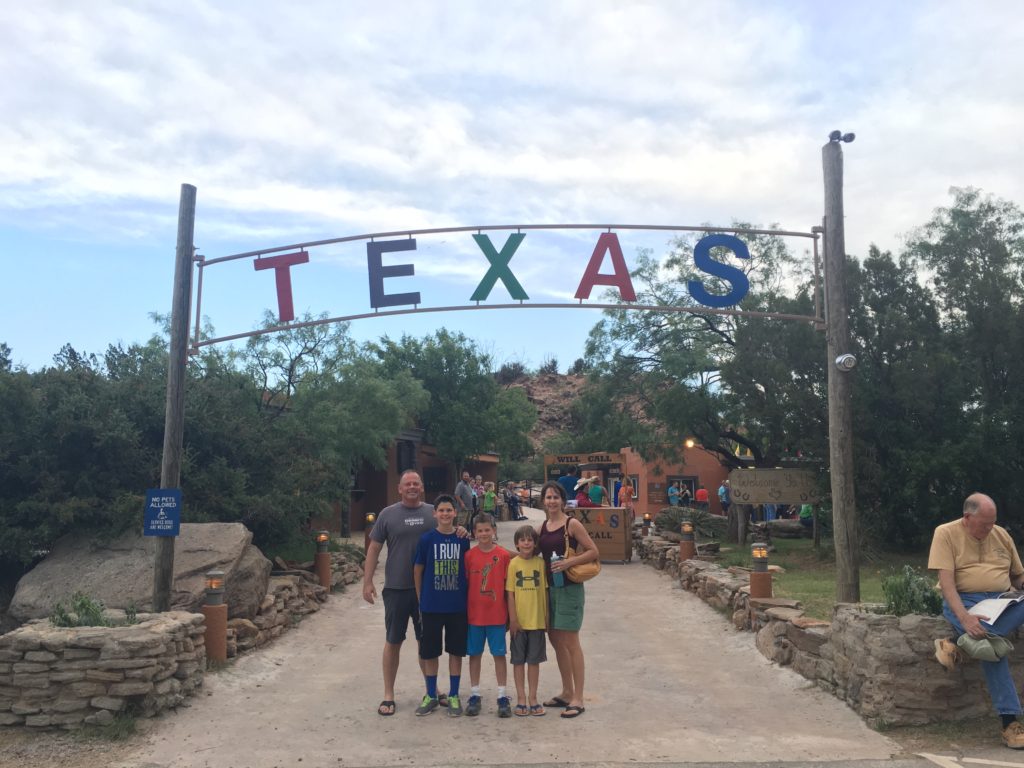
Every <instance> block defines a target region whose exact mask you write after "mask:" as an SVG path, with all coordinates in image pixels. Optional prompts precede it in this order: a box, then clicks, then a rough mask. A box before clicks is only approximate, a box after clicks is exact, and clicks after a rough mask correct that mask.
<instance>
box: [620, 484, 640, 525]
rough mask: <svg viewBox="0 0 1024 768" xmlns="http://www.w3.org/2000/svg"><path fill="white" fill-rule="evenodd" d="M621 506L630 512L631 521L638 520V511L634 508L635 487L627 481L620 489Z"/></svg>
mask: <svg viewBox="0 0 1024 768" xmlns="http://www.w3.org/2000/svg"><path fill="white" fill-rule="evenodd" d="M619 506H620V507H624V508H625V509H626V511H628V512H629V519H630V520H636V510H635V509H634V508H633V485H632V484H631V483H630V482H629V480H625V481H623V483H622V486H621V487H620V488H619Z"/></svg>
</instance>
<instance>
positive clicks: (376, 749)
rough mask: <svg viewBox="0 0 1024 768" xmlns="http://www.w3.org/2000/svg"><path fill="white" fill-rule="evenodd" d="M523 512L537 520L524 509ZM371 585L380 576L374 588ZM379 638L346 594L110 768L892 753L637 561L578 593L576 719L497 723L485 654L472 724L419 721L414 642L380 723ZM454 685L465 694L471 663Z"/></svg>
mask: <svg viewBox="0 0 1024 768" xmlns="http://www.w3.org/2000/svg"><path fill="white" fill-rule="evenodd" d="M529 514H530V515H531V517H532V519H533V520H535V521H538V522H539V520H540V519H542V515H541V513H540V512H538V511H536V510H531V511H530V512H529ZM516 525H517V524H516V523H502V524H501V525H500V531H499V536H500V542H501V543H502V544H503V545H506V546H508V547H509V548H511V539H512V531H513V530H514V528H515V527H516ZM382 578H383V567H380V568H378V574H377V584H378V591H379V589H380V582H381V580H382ZM383 637H384V609H383V607H382V605H381V604H380V603H379V602H378V604H376V605H373V606H370V605H368V604H367V603H365V602H364V601H363V600H362V597H361V594H360V590H359V589H357V588H353V587H350V588H349V590H348V591H347V592H346V593H344V594H341V595H335V596H333V597H332V598H331V599H330V600H329V601H328V603H327V604H326V606H325V608H324V609H323V610H322V611H320V612H319V613H318V614H315V615H313V616H310V617H309V618H307V619H306V620H305V621H304V622H303V623H302V625H301V627H299V628H298V629H296V630H294V631H292V632H289V633H288V634H286V635H284V636H283V637H281V638H280V639H279V640H277V641H276V642H274V643H273V644H272V645H270V646H269V647H267V648H265V649H263V650H260V651H258V652H256V653H255V654H251V655H248V656H244V657H242V658H240V659H238V660H237V661H235V662H234V663H233V664H231V665H230V666H229V667H227V668H225V669H223V670H221V671H219V672H215V673H211V674H210V675H208V676H207V682H206V685H205V686H204V688H205V690H204V692H203V693H201V694H200V695H199V696H198V697H196V698H195V699H194V700H193V704H192V706H191V707H189V708H187V709H182V710H179V711H178V712H177V713H175V714H172V715H169V716H166V717H163V718H160V720H159V721H158V723H157V725H156V726H155V727H154V728H153V729H152V731H151V732H150V733H149V734H148V736H147V742H146V743H145V744H144V745H143V746H142V747H141V748H140V749H139V750H138V751H137V752H136V753H135V755H134V756H133V757H132V758H131V759H129V760H127V761H125V762H122V763H120V765H123V766H131V767H132V768H141V767H142V766H160V767H161V768H171V767H174V768H185V767H186V766H187V767H190V768H191V767H193V766H196V767H198V766H211V767H212V766H216V767H217V768H228V767H229V766H236V767H238V766H248V767H250V768H271V767H272V766H280V767H281V768H285V767H286V766H287V767H294V766H303V768H307V767H309V766H346V767H347V766H374V767H376V766H400V765H417V766H435V765H436V766H457V765H546V764H558V765H565V764H566V763H576V764H593V765H621V764H631V765H643V764H648V763H650V764H660V765H664V764H671V763H681V762H685V763H720V762H730V763H734V762H750V763H764V762H772V763H777V762H782V761H785V762H806V763H820V762H831V761H835V762H850V761H867V762H864V763H863V764H862V765H865V766H866V765H870V764H871V762H870V761H875V760H883V761H884V760H887V759H888V758H889V757H890V755H892V754H894V753H896V752H898V751H899V748H898V747H897V746H896V745H895V744H894V743H893V742H892V741H890V740H889V739H887V738H886V737H885V736H883V735H881V734H879V733H876V732H875V731H872V730H870V729H869V728H867V727H866V726H865V725H864V724H863V723H862V722H861V720H860V719H859V718H858V717H857V716H856V715H855V714H854V713H853V712H852V711H851V710H850V709H849V708H847V707H846V706H845V705H844V704H842V703H841V702H839V701H838V700H836V699H835V698H833V697H832V696H829V695H827V694H825V693H824V692H822V691H820V690H818V689H817V688H815V687H812V686H810V685H808V683H807V681H806V680H804V679H803V678H802V677H799V676H798V675H796V674H794V673H792V672H790V671H788V670H786V669H780V668H777V667H774V666H772V665H771V664H769V663H768V662H767V661H766V660H765V659H764V658H763V657H762V656H761V655H760V654H759V653H758V652H757V651H756V650H755V649H754V643H753V638H752V636H751V635H750V634H749V633H738V632H736V631H735V630H733V629H732V627H731V626H730V624H729V622H728V621H726V619H725V618H724V617H723V616H722V615H721V614H719V613H717V612H716V611H714V610H712V609H711V608H709V607H708V606H706V605H705V604H704V603H703V602H701V601H700V600H699V599H697V598H696V597H694V596H692V595H690V594H688V593H684V592H682V591H681V590H679V589H678V588H673V585H672V583H671V581H670V580H669V579H668V578H666V577H664V576H662V575H660V574H659V573H658V572H657V571H655V570H653V569H651V568H649V567H647V566H645V565H641V564H640V563H639V562H633V563H630V564H626V565H611V564H609V565H606V566H605V568H604V569H603V571H602V572H601V575H600V576H599V577H598V578H597V579H596V580H595V581H593V582H591V583H590V584H588V585H587V608H586V620H585V622H584V628H583V634H582V641H583V646H584V648H585V650H586V654H587V688H586V691H587V696H586V698H587V701H586V704H587V711H586V713H585V714H584V715H583V716H582V717H580V718H577V719H576V720H571V721H569V720H561V719H560V718H559V717H558V711H557V710H556V711H553V712H549V713H548V715H547V716H546V717H542V718H541V717H529V718H511V719H509V720H498V719H497V718H496V717H495V714H494V706H493V699H494V682H493V679H494V678H493V667H492V666H491V665H490V663H489V661H488V660H487V659H485V661H484V675H483V684H484V690H485V694H486V695H485V702H486V704H487V706H486V707H485V710H484V713H483V714H482V715H481V716H480V717H477V718H468V717H463V718H460V719H454V718H449V717H447V716H446V711H445V710H439V711H437V712H435V713H434V714H432V715H430V716H428V717H421V718H417V717H415V716H414V715H413V709H414V708H415V706H416V704H417V703H418V701H419V699H420V697H421V696H422V694H423V690H422V689H423V681H422V678H421V677H420V675H419V670H418V666H417V664H416V649H415V645H414V643H413V642H412V641H410V642H408V643H406V645H405V647H404V648H403V654H402V664H401V668H400V670H399V677H398V695H397V699H398V712H397V714H396V715H395V716H393V717H390V718H384V717H380V716H378V715H377V714H376V712H375V710H376V706H377V702H378V701H379V700H380V699H381V671H380V654H381V646H382V642H383ZM549 655H550V658H551V660H550V661H549V662H548V663H547V664H545V665H543V666H542V667H541V693H542V695H543V696H545V697H548V696H550V695H552V694H554V693H557V691H558V687H559V686H558V680H559V678H558V672H557V668H556V666H555V662H554V654H553V653H551V654H549ZM467 666H468V665H467ZM442 668H444V665H443V664H442ZM442 677H443V679H445V678H444V676H442ZM463 681H464V683H463V684H464V691H463V692H464V693H465V692H466V691H467V690H468V668H467V669H465V670H464V674H463ZM510 682H511V672H510ZM896 762H897V763H902V762H904V761H896ZM892 764H894V763H889V765H892ZM922 764H924V763H923V761H922Z"/></svg>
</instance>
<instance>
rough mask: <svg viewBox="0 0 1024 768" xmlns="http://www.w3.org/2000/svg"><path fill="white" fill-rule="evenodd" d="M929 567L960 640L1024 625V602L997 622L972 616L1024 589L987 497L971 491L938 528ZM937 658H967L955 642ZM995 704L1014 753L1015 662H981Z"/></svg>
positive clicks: (1020, 743) (1023, 575)
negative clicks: (987, 602) (984, 604)
mask: <svg viewBox="0 0 1024 768" xmlns="http://www.w3.org/2000/svg"><path fill="white" fill-rule="evenodd" d="M928 567H929V568H932V569H934V570H937V571H938V572H939V587H940V588H941V589H942V613H943V615H944V616H945V617H946V619H947V620H948V621H949V623H950V624H952V625H953V629H954V630H955V631H956V634H957V637H959V636H960V635H962V634H964V633H966V634H968V635H970V636H971V637H976V638H983V637H985V634H986V632H990V633H992V634H995V635H1001V636H1004V637H1005V636H1006V635H1008V634H1009V633H1010V632H1012V631H1013V630H1015V629H1017V627H1019V626H1021V625H1022V624H1024V603H1017V604H1015V605H1012V606H1010V607H1009V608H1007V609H1006V610H1005V611H1004V612H1003V614H1002V615H1001V616H999V618H998V619H997V620H996V621H995V622H994V623H992V624H989V623H988V622H983V619H984V618H985V617H979V616H975V615H973V614H970V613H968V610H970V608H971V606H973V605H975V604H976V603H979V602H981V601H982V600H984V599H986V598H989V597H999V595H1000V594H1001V593H1003V592H1006V591H1007V590H1009V589H1010V588H1011V587H1013V588H1015V589H1021V588H1022V587H1024V566H1022V565H1021V561H1020V556H1019V555H1018V554H1017V547H1016V546H1014V543H1013V540H1012V539H1011V538H1010V534H1009V533H1007V532H1006V529H1005V528H1000V527H999V526H998V525H996V504H995V502H994V501H992V499H991V498H990V497H988V496H986V495H985V494H983V493H972V494H971V495H970V496H968V497H967V499H966V500H965V501H964V514H963V517H962V518H960V519H959V520H954V521H953V522H951V523H945V524H943V525H940V526H939V527H938V528H936V529H935V534H934V536H933V537H932V547H931V551H930V552H929V553H928ZM935 658H936V659H938V661H939V663H940V664H942V665H943V666H944V667H946V668H947V669H953V668H954V667H955V666H956V664H957V663H959V662H960V661H962V660H963V658H964V656H963V654H962V653H961V652H960V649H959V648H958V647H957V646H956V645H955V643H953V642H952V641H950V640H946V639H940V640H936V641H935ZM981 665H982V667H983V669H984V672H985V681H986V683H987V684H988V692H989V696H991V697H992V705H993V706H994V707H995V710H996V712H997V713H998V714H999V717H1000V718H1001V720H1002V729H1003V743H1004V744H1006V746H1008V747H1010V748H1011V749H1024V725H1022V724H1021V723H1019V722H1017V716H1018V715H1020V714H1021V706H1020V699H1019V698H1018V696H1017V687H1016V686H1015V685H1014V682H1013V677H1012V675H1011V674H1010V663H1009V661H1008V660H1007V659H1006V658H1005V657H1003V658H1001V659H1000V660H999V661H982V662H981Z"/></svg>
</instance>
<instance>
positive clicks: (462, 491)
mask: <svg viewBox="0 0 1024 768" xmlns="http://www.w3.org/2000/svg"><path fill="white" fill-rule="evenodd" d="M455 498H457V499H459V500H460V501H461V502H462V503H463V504H464V505H465V509H457V510H455V511H456V512H463V511H466V512H472V511H473V489H472V487H470V485H469V483H467V482H465V481H464V480H459V482H458V484H457V485H456V486H455Z"/></svg>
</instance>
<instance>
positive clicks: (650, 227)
mask: <svg viewBox="0 0 1024 768" xmlns="http://www.w3.org/2000/svg"><path fill="white" fill-rule="evenodd" d="M524 229H526V230H548V229H604V230H607V231H608V232H611V231H612V230H613V229H626V230H628V229H633V230H641V231H644V230H646V231H651V232H733V233H737V234H742V233H746V234H748V235H779V236H781V237H807V238H811V239H814V240H817V238H818V235H817V234H815V233H813V232H798V231H790V230H784V229H744V228H742V227H689V226H677V225H675V224H486V225H484V226H471V227H434V228H430V229H402V230H396V231H394V232H373V233H370V234H364V235H349V236H347V237H332V238H330V239H327V240H310V241H308V242H305V243H293V244H292V245H277V246H274V247H273V248H262V249H260V250H256V251H245V252H244V253H233V254H231V255H230V256H220V257H218V258H216V259H206V261H204V262H203V263H202V264H200V268H202V267H209V266H212V265H213V264H220V263H221V262H225V261H233V260H235V259H248V258H252V257H254V256H255V257H257V258H258V257H260V256H265V255H266V254H269V253H280V252H281V251H290V250H294V249H300V250H301V249H305V248H316V247H318V246H321V245H334V244H335V243H352V242H357V241H359V240H375V239H376V238H379V237H412V236H413V235H440V234H444V233H447V232H477V233H480V232H495V231H498V232H500V231H503V230H516V231H522V230H524Z"/></svg>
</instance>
